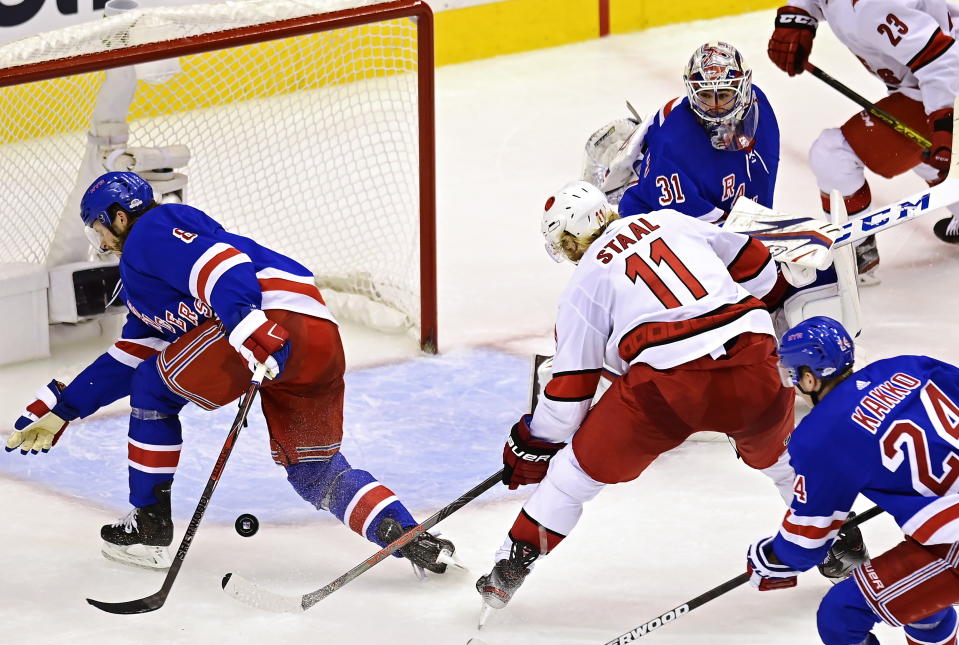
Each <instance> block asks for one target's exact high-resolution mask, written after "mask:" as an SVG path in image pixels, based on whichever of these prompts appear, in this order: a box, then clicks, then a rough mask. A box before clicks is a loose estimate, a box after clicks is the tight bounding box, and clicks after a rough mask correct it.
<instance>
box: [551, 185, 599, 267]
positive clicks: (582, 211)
mask: <svg viewBox="0 0 959 645" xmlns="http://www.w3.org/2000/svg"><path fill="white" fill-rule="evenodd" d="M614 218H615V211H614V210H613V207H612V206H610V204H609V202H608V201H606V196H605V195H604V194H603V192H602V191H601V190H600V189H598V188H596V186H593V185H592V184H589V183H587V182H585V181H574V182H570V183H568V184H566V185H565V186H563V187H562V188H561V189H560V190H559V191H558V192H556V193H554V194H553V195H552V196H551V197H550V198H549V199H547V200H546V206H545V207H544V211H543V227H542V231H543V237H545V238H546V252H547V253H549V256H550V257H551V258H553V260H555V261H556V262H562V261H563V260H569V261H570V262H572V263H574V264H578V263H579V259H580V257H582V251H585V249H586V247H588V246H589V244H590V243H592V241H593V240H594V239H596V237H597V236H598V235H599V233H600V232H602V230H603V229H604V228H606V225H607V224H609V222H610V221H612V220H613V219H614Z"/></svg>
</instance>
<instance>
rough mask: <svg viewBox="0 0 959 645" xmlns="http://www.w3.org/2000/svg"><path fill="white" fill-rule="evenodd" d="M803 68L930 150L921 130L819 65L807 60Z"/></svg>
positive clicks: (927, 140) (929, 144)
mask: <svg viewBox="0 0 959 645" xmlns="http://www.w3.org/2000/svg"><path fill="white" fill-rule="evenodd" d="M803 68H804V69H805V70H806V71H807V72H809V73H810V74H812V75H813V76H815V77H816V78H818V79H819V80H820V81H822V82H823V83H825V84H826V85H828V86H829V87H831V88H833V89H834V90H836V91H838V92H839V93H840V94H842V95H843V96H845V97H847V98H849V99H851V100H852V101H853V102H855V103H858V104H859V105H861V106H862V107H864V108H865V109H866V112H868V113H869V114H871V115H872V116H874V117H876V118H877V119H879V120H880V121H882V122H883V123H885V124H886V125H888V126H889V127H890V128H892V129H893V130H895V131H896V132H898V133H899V134H901V135H902V136H904V137H906V138H907V139H909V140H910V141H912V142H913V143H915V144H916V145H918V146H919V147H920V148H923V149H924V150H928V149H929V148H931V147H932V142H930V141H929V139H927V138H926V137H924V136H922V134H920V133H919V132H916V131H915V130H913V129H912V128H910V127H909V126H908V125H906V124H905V123H903V122H902V121H900V120H899V119H897V118H896V117H894V116H893V115H891V114H889V113H888V112H886V111H885V110H883V109H882V108H880V107H877V106H876V105H875V104H874V103H872V102H870V101H869V99H867V98H865V97H863V96H861V95H859V94H857V93H856V92H854V91H853V90H851V89H850V88H848V87H846V86H845V85H843V84H842V83H840V82H839V81H837V80H836V79H834V78H833V77H832V76H830V75H829V74H827V73H826V72H824V71H822V70H821V69H819V68H818V67H816V66H815V65H813V64H812V63H810V62H809V61H806V63H805V64H804V65H803Z"/></svg>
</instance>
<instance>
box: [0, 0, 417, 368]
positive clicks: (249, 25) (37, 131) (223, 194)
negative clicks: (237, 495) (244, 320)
mask: <svg viewBox="0 0 959 645" xmlns="http://www.w3.org/2000/svg"><path fill="white" fill-rule="evenodd" d="M432 68H433V53H432V14H431V13H430V10H429V7H428V6H427V5H426V4H425V3H424V2H422V1H420V0H398V1H396V2H387V3H382V2H369V1H366V2H364V1H363V0H347V1H345V0H296V1H294V0H245V1H242V2H224V3H220V4H207V5H196V6H190V7H166V8H155V9H142V10H141V9H133V10H130V11H124V12H122V13H119V14H117V15H113V16H110V17H105V18H103V19H101V20H97V21H93V22H91V23H87V24H83V25H78V26H75V27H70V28H67V29H63V30H59V31H56V32H50V33H47V34H42V35H39V36H34V37H30V38H25V39H22V40H20V41H16V42H13V43H9V44H7V45H4V46H2V47H0V105H3V110H2V111H0V221H2V223H3V230H4V231H5V234H4V236H3V237H2V238H0V262H32V263H38V264H47V265H53V264H63V263H66V262H72V261H79V260H84V259H87V258H84V257H77V256H78V255H79V254H85V253H86V252H87V251H86V246H85V245H84V243H82V242H79V243H78V242H77V240H78V239H79V237H78V236H80V237H82V231H81V225H80V221H79V217H78V212H79V211H78V204H79V196H80V194H82V190H83V189H84V188H85V187H86V186H87V185H89V183H90V182H92V180H93V179H94V178H95V177H96V176H97V175H98V174H100V173H102V172H106V171H107V170H125V169H136V170H139V168H136V167H132V166H129V165H128V166H127V167H122V165H121V166H120V167H117V164H118V163H121V162H122V160H123V159H128V157H124V156H123V155H122V152H123V150H124V149H127V148H132V147H145V148H158V149H168V148H169V147H170V146H173V147H175V149H176V150H183V148H182V146H185V148H186V149H187V150H188V151H189V162H188V163H187V164H186V165H185V167H184V168H182V169H180V170H177V172H181V173H183V174H185V175H186V177H187V179H188V183H187V185H186V188H185V195H184V196H183V200H184V201H185V202H186V203H189V204H191V205H193V206H196V207H197V208H200V209H202V210H204V211H205V212H207V213H208V214H210V215H211V216H212V217H213V218H214V219H216V220H218V221H219V222H221V223H222V224H223V225H224V226H225V227H226V228H228V229H230V230H233V231H235V232H237V233H240V234H242V235H246V236H249V237H252V238H254V239H256V240H257V241H259V242H261V243H263V244H266V245H268V246H270V247H272V248H274V249H276V250H278V251H280V252H282V253H285V254H287V255H290V256H291V257H293V258H294V259H296V260H298V261H300V262H301V263H303V264H305V265H306V266H308V267H309V268H310V269H311V270H312V271H313V272H314V274H315V275H316V276H317V282H318V284H319V286H320V287H321V289H324V296H325V297H327V298H328V299H329V300H330V305H331V308H332V309H334V313H335V314H336V315H338V316H343V315H344V313H345V314H346V315H347V317H349V318H356V317H360V318H363V319H364V320H365V321H366V322H367V323H369V324H373V325H374V326H380V327H387V328H396V327H400V328H407V329H410V330H413V333H415V334H416V335H417V336H418V337H419V339H420V343H421V346H422V347H423V348H424V349H426V350H428V351H435V348H436V302H435V281H436V278H435V259H434V258H435V248H434V247H435V241H434V240H435V234H434V203H435V199H434V193H435V188H434V183H433V182H434V179H433V165H434V162H433V159H434V152H433V150H434V144H433V81H432V79H433V69H432ZM127 86H129V89H125V88H127ZM130 95H132V99H131V96H130ZM164 147H166V148H164ZM110 153H113V154H112V155H111V154H110ZM159 154H160V157H161V158H162V157H163V153H162V152H161V153H159ZM154 156H155V155H154ZM174 156H176V155H174ZM118 160H119V161H118ZM111 164H112V165H111ZM160 165H163V164H160ZM171 165H173V162H171ZM78 191H79V192H78ZM332 291H335V292H336V293H338V294H341V295H342V296H343V297H342V298H340V299H339V303H340V305H341V306H340V307H338V306H337V302H338V300H337V298H336V294H334V293H332ZM356 296H359V297H361V299H362V301H363V302H364V303H375V305H371V306H370V308H369V310H368V311H364V310H365V309H366V307H365V305H364V306H360V307H357V306H356ZM344 307H345V308H348V309H349V310H350V312H345V311H344V309H343V308H344Z"/></svg>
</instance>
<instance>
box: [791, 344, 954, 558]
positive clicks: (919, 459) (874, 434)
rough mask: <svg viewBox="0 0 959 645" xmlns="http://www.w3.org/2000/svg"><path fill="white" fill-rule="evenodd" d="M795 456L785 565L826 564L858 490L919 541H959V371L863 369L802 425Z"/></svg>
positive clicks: (920, 366) (938, 364)
mask: <svg viewBox="0 0 959 645" xmlns="http://www.w3.org/2000/svg"><path fill="white" fill-rule="evenodd" d="M789 457H790V461H791V463H792V466H793V468H794V469H795V471H796V479H795V482H794V486H793V501H792V504H791V505H790V510H789V512H788V513H787V514H786V517H785V518H784V519H783V522H782V525H781V527H780V530H779V533H778V534H777V535H776V538H775V540H774V542H773V549H774V550H775V552H776V555H777V556H778V557H779V559H780V560H781V561H782V562H783V563H784V564H786V565H788V566H790V567H792V568H794V569H797V570H800V571H804V570H806V569H809V568H811V567H813V566H815V565H817V564H819V563H820V562H822V561H823V558H825V556H826V551H827V550H828V549H829V546H830V545H831V544H832V542H833V540H834V539H835V538H836V535H837V534H838V533H839V528H840V526H841V525H842V523H843V522H844V521H845V519H846V517H847V515H848V513H849V510H850V509H851V508H852V505H853V502H854V501H855V500H856V497H857V496H858V495H859V494H860V493H861V494H862V495H864V496H866V497H867V498H869V499H870V500H872V501H873V502H874V503H875V504H877V505H878V506H879V507H881V508H882V509H883V510H885V511H886V512H887V513H889V514H890V515H892V516H893V518H894V519H895V521H896V523H897V524H898V525H899V526H900V527H901V528H902V530H903V532H904V533H905V534H907V535H909V536H911V537H912V538H913V539H915V540H916V541H918V542H920V543H921V544H952V543H956V542H959V368H956V367H955V366H953V365H949V364H948V363H943V362H942V361H938V360H935V359H933V358H929V357H927V356H897V357H895V358H889V359H886V360H881V361H877V362H875V363H873V364H872V365H869V366H868V367H866V368H864V369H862V370H859V371H858V372H855V373H854V374H853V375H852V376H850V377H848V378H847V379H845V380H844V381H843V382H842V383H840V384H839V385H838V386H836V388H835V389H834V390H833V391H832V392H830V393H829V394H827V395H826V396H825V397H824V398H823V399H822V401H821V402H820V403H819V404H818V405H817V406H816V407H815V408H813V410H812V412H810V413H809V415H807V416H806V418H804V419H803V420H802V422H801V423H800V424H799V426H798V427H797V428H796V430H795V432H794V433H793V435H792V440H791V441H790V444H789Z"/></svg>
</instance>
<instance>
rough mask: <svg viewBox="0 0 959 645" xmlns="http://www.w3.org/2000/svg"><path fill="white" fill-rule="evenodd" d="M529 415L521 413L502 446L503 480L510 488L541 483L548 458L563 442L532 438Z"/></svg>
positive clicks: (551, 456)
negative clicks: (521, 415)
mask: <svg viewBox="0 0 959 645" xmlns="http://www.w3.org/2000/svg"><path fill="white" fill-rule="evenodd" d="M532 418H533V417H532V415H529V414H525V415H523V418H522V419H520V420H519V421H518V422H516V423H515V424H514V425H513V428H512V429H511V430H510V433H509V437H508V438H507V439H506V445H505V446H503V483H504V484H506V485H507V486H509V489H510V490H516V489H517V488H518V487H519V486H523V485H525V484H536V483H538V482H541V481H542V480H543V477H545V476H546V470H547V468H549V460H550V459H552V458H553V455H555V454H556V453H557V452H559V451H560V450H562V449H563V447H564V446H565V445H566V444H565V443H552V442H550V441H543V440H542V439H534V438H533V435H532V433H531V431H530V429H529V422H530V420H532Z"/></svg>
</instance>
